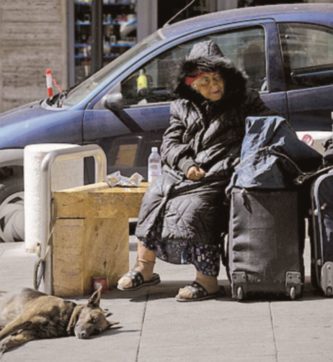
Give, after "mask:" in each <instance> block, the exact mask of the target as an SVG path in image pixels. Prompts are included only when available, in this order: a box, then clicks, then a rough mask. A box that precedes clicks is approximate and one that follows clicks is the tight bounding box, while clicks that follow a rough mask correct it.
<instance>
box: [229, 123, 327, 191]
mask: <svg viewBox="0 0 333 362" xmlns="http://www.w3.org/2000/svg"><path fill="white" fill-rule="evenodd" d="M245 132H246V133H245V136H244V139H243V143H242V148H241V157H240V163H239V164H238V166H237V167H236V170H235V173H234V175H233V177H232V180H231V183H230V185H229V187H228V189H231V188H232V187H234V186H236V187H240V188H249V189H251V188H252V189H253V188H255V189H285V188H290V187H292V186H294V179H295V178H296V177H297V176H299V175H304V174H306V173H313V172H315V171H316V170H317V169H318V168H319V167H320V166H321V164H322V156H321V154H320V153H318V152H317V151H316V150H314V149H313V148H311V147H310V146H308V145H307V144H305V143H304V142H302V141H301V140H299V139H298V137H297V135H296V132H295V131H294V130H293V129H292V128H291V126H290V125H289V124H288V122H287V121H286V120H285V119H284V118H282V117H279V116H267V117H247V118H246V130H245Z"/></svg>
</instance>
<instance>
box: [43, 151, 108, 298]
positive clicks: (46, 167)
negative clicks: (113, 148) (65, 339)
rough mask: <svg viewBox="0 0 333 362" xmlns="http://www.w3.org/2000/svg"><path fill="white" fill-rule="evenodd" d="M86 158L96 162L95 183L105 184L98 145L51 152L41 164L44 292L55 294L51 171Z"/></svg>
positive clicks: (104, 157)
mask: <svg viewBox="0 0 333 362" xmlns="http://www.w3.org/2000/svg"><path fill="white" fill-rule="evenodd" d="M86 157H93V158H94V160H95V182H103V181H104V180H105V177H106V167H107V166H106V165H107V163H106V156H105V153H104V151H103V150H102V148H101V147H99V146H98V145H85V146H77V147H71V148H64V149H59V150H55V151H51V152H49V153H48V154H47V155H46V156H45V157H44V158H43V160H42V163H41V166H40V167H41V181H42V182H41V183H42V185H41V193H42V194H41V195H42V197H41V200H42V205H44V206H45V210H44V212H42V215H41V219H42V220H41V223H40V227H41V228H42V230H40V231H41V232H40V235H41V240H40V254H41V259H42V260H44V270H43V272H44V291H45V292H47V293H50V294H52V293H53V287H52V258H51V255H50V253H48V240H49V236H50V232H51V227H52V226H51V214H52V211H51V199H52V198H51V196H52V194H51V170H52V165H53V163H54V161H55V160H58V159H59V160H73V159H74V160H75V159H82V158H86Z"/></svg>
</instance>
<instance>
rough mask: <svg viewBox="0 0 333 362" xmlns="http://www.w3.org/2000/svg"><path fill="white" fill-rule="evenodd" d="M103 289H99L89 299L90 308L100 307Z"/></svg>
mask: <svg viewBox="0 0 333 362" xmlns="http://www.w3.org/2000/svg"><path fill="white" fill-rule="evenodd" d="M101 295H102V287H99V288H98V289H97V290H96V291H95V292H94V293H93V294H92V295H91V297H90V298H89V300H88V307H92V308H93V307H99V302H100V300H101Z"/></svg>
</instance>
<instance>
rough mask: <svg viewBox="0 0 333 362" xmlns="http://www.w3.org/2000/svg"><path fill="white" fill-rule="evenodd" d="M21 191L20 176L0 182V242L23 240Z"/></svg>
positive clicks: (22, 195)
mask: <svg viewBox="0 0 333 362" xmlns="http://www.w3.org/2000/svg"><path fill="white" fill-rule="evenodd" d="M23 190H24V186H23V178H22V176H18V175H12V176H9V177H7V178H5V179H3V180H0V242H15V241H22V240H24V191H23Z"/></svg>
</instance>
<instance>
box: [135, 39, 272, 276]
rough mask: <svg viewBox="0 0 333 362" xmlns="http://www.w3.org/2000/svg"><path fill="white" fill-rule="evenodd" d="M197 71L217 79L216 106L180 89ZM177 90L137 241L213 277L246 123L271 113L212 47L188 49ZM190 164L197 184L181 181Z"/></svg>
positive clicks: (186, 88) (207, 44)
mask: <svg viewBox="0 0 333 362" xmlns="http://www.w3.org/2000/svg"><path fill="white" fill-rule="evenodd" d="M203 71H204V72H207V71H208V72H219V73H220V75H221V76H222V78H223V80H224V82H225V92H224V96H223V98H222V99H221V100H219V101H217V102H211V101H209V100H207V99H205V98H203V97H202V96H201V95H200V94H199V93H197V92H196V91H194V90H193V89H192V88H191V87H190V86H188V85H186V84H185V77H187V76H192V75H195V74H196V73H198V72H203ZM176 92H177V93H178V95H179V98H177V99H176V100H175V101H173V102H172V103H171V108H170V113H171V117H170V125H169V127H168V128H167V130H166V131H165V133H164V136H163V141H162V145H161V156H162V163H163V172H162V175H161V176H160V177H159V178H158V179H157V180H156V181H155V182H154V183H152V184H151V185H150V187H149V189H148V190H147V192H146V194H145V196H144V198H143V201H142V205H141V209H140V213H139V217H138V223H137V228H136V236H137V237H138V239H140V240H141V241H142V242H143V243H144V245H145V246H146V247H148V248H149V249H151V250H156V251H157V256H158V257H160V258H161V259H162V260H165V261H168V262H171V263H176V264H185V263H192V264H194V265H195V267H196V269H197V270H199V271H200V272H202V273H203V274H205V275H210V276H217V275H218V273H219V264H220V253H219V250H220V249H219V243H220V237H221V233H222V232H223V231H224V230H225V229H226V225H227V220H228V207H227V205H226V204H227V203H226V198H225V192H224V191H225V187H226V185H227V184H228V182H229V180H230V177H231V175H232V173H233V171H234V167H235V166H236V165H237V163H238V162H239V156H240V149H241V143H242V139H243V136H244V131H245V118H246V117H247V116H258V115H263V114H265V115H267V114H270V111H269V109H268V108H267V107H266V106H265V105H264V103H263V102H262V101H261V99H260V98H259V95H258V93H257V92H256V91H253V90H249V89H247V88H246V78H245V76H244V75H243V73H242V72H241V71H239V70H238V69H236V68H235V67H234V66H233V64H232V63H231V62H230V61H229V60H227V59H226V58H225V57H223V55H222V53H221V51H220V49H219V48H218V46H217V45H216V44H215V43H214V42H213V41H204V42H201V43H197V44H195V45H194V46H193V48H192V50H191V52H190V53H189V55H188V57H187V58H186V59H185V61H184V62H183V64H182V65H181V71H180V76H179V82H178V85H177V88H176ZM194 165H197V166H199V167H201V168H202V169H203V170H204V171H205V172H206V175H205V177H204V178H202V179H201V180H199V181H191V180H188V179H187V178H186V176H185V175H186V173H187V171H188V169H189V168H190V167H191V166H194Z"/></svg>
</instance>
